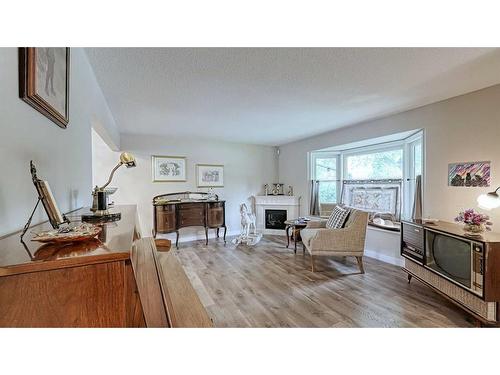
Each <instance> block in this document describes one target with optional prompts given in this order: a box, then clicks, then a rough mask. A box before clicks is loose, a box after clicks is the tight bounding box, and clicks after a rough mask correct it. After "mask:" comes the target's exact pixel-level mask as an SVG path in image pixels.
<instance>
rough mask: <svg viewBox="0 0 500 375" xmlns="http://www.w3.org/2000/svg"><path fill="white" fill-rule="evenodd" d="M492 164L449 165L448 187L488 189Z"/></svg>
mask: <svg viewBox="0 0 500 375" xmlns="http://www.w3.org/2000/svg"><path fill="white" fill-rule="evenodd" d="M490 173H491V162H489V161H475V162H467V163H452V164H449V165H448V186H465V187H488V186H490V183H491V176H490Z"/></svg>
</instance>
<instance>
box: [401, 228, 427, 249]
mask: <svg viewBox="0 0 500 375" xmlns="http://www.w3.org/2000/svg"><path fill="white" fill-rule="evenodd" d="M402 229H403V247H409V248H410V249H416V250H418V252H422V254H423V250H424V228H423V227H419V226H415V225H410V224H406V223H403V228H402Z"/></svg>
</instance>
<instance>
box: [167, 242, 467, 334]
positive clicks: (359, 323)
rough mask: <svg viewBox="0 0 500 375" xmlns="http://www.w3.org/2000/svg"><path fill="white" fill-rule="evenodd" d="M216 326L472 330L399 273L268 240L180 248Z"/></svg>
mask: <svg viewBox="0 0 500 375" xmlns="http://www.w3.org/2000/svg"><path fill="white" fill-rule="evenodd" d="M173 251H174V252H175V254H176V256H177V257H178V259H179V261H180V262H181V264H182V266H183V267H184V269H185V271H186V274H187V275H188V277H189V279H190V280H191V282H192V284H193V287H194V288H195V290H196V291H197V292H198V294H199V296H200V300H201V302H202V303H203V304H204V306H205V308H206V310H207V311H208V313H209V315H210V316H211V318H212V320H213V322H214V324H215V326H216V327H472V326H473V323H472V321H471V320H470V317H469V316H468V315H467V314H466V313H465V312H463V311H462V310H461V309H459V308H457V307H456V306H454V305H453V304H451V303H450V302H448V301H447V300H445V299H444V298H443V297H441V296H440V295H438V294H437V293H435V292H433V291H432V290H431V289H429V288H427V287H426V286H424V285H422V284H420V283H418V282H412V283H411V284H408V282H407V278H406V274H405V273H404V272H403V271H402V270H401V268H400V267H396V266H393V265H391V264H387V263H383V262H381V261H378V260H375V259H372V258H367V257H365V261H364V263H365V270H366V273H365V274H360V273H359V269H358V268H357V264H356V260H355V258H352V259H351V258H349V257H347V258H338V259H334V258H319V259H318V260H317V272H314V273H313V272H311V271H310V257H309V255H308V254H303V253H302V249H301V248H299V250H298V251H297V254H294V253H293V250H290V249H286V248H285V238H284V237H281V236H265V237H264V238H263V239H262V241H261V242H260V243H259V244H258V245H257V246H253V247H249V246H246V245H239V246H235V245H232V244H231V243H230V242H229V241H228V242H227V244H224V243H223V241H222V240H211V241H210V242H209V244H208V245H205V243H204V241H193V242H189V243H183V244H181V246H180V248H179V249H178V250H173Z"/></svg>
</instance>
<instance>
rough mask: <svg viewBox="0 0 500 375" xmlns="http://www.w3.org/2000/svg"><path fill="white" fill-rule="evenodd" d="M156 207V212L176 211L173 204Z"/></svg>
mask: <svg viewBox="0 0 500 375" xmlns="http://www.w3.org/2000/svg"><path fill="white" fill-rule="evenodd" d="M155 207H156V212H174V211H175V205H173V204H166V205H163V206H155Z"/></svg>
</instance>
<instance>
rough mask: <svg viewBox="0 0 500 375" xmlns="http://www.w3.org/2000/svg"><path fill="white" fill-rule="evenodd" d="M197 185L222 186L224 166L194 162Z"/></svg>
mask: <svg viewBox="0 0 500 375" xmlns="http://www.w3.org/2000/svg"><path fill="white" fill-rule="evenodd" d="M196 180H197V185H198V187H224V166H223V165H214V164H196Z"/></svg>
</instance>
